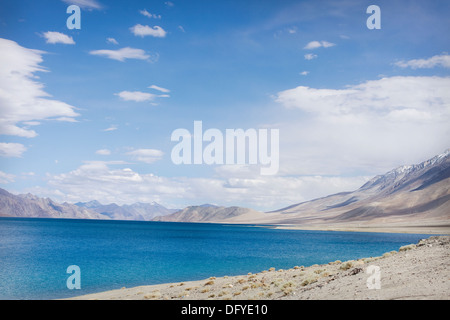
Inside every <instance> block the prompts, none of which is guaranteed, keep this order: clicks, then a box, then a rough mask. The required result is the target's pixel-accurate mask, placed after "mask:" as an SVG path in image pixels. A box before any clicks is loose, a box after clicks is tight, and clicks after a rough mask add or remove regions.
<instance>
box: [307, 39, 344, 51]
mask: <svg viewBox="0 0 450 320" xmlns="http://www.w3.org/2000/svg"><path fill="white" fill-rule="evenodd" d="M335 45H336V44H334V43H331V42H328V41H311V42H309V43H308V44H307V45H306V46H305V48H304V49H306V50H312V49H317V48H321V47H323V48H329V47H333V46H335Z"/></svg>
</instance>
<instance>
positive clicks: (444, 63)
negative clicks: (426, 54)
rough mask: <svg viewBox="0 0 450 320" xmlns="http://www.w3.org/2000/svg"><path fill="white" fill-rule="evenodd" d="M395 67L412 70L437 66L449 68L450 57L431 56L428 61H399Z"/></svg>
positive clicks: (446, 55)
mask: <svg viewBox="0 0 450 320" xmlns="http://www.w3.org/2000/svg"><path fill="white" fill-rule="evenodd" d="M395 65H396V66H398V67H401V68H412V69H424V68H434V67H438V66H441V67H444V68H450V55H448V54H442V55H436V56H433V57H431V58H429V59H413V60H408V61H399V62H396V63H395Z"/></svg>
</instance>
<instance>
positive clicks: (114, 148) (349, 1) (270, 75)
mask: <svg viewBox="0 0 450 320" xmlns="http://www.w3.org/2000/svg"><path fill="white" fill-rule="evenodd" d="M70 5H76V6H78V7H79V8H80V14H79V19H78V17H77V16H73V14H74V12H73V11H71V10H70V11H69V13H67V9H68V7H69V6H70ZM370 5H377V6H378V8H379V9H380V10H379V16H376V17H375V16H372V15H373V14H374V12H373V11H370V12H369V13H367V8H368V7H369V6H370ZM449 14H450V2H449V1H447V0H434V1H422V0H411V1H406V0H402V1H384V0H375V1H362V0H358V1H357V0H344V1H331V0H314V1H312V0H305V1H302V0H296V1H293V0H292V1H291V0H283V1H275V0H239V1H237V0H236V1H235V0H226V1H225V0H215V1H206V0H174V1H164V0H162V1H143V0H130V1H126V2H125V1H114V0H113V1H106V0H72V1H71V0H40V1H33V0H2V1H1V2H0V188H4V189H6V190H8V191H10V192H12V193H15V194H19V193H28V192H30V193H33V194H35V195H38V196H40V197H49V198H51V199H53V200H55V201H60V202H70V203H75V202H78V201H83V202H86V201H91V200H98V201H100V202H101V203H104V204H108V203H113V202H114V203H117V204H131V203H135V202H152V201H155V202H158V203H160V204H162V205H164V206H166V207H169V208H184V207H186V206H189V205H200V204H204V203H212V204H216V205H223V206H243V207H249V208H253V209H256V210H261V211H269V210H276V209H280V208H282V207H285V206H289V205H292V204H295V203H299V202H302V201H307V200H311V199H314V198H317V197H322V196H326V195H329V194H333V193H337V192H342V191H352V190H355V189H357V188H359V187H360V186H361V185H363V184H364V183H365V182H366V181H367V180H369V179H371V178H372V177H373V176H375V175H379V174H384V173H385V172H387V171H389V170H391V169H394V168H396V167H398V166H401V165H409V164H415V163H420V162H422V161H424V160H426V159H429V158H431V157H433V156H434V155H437V154H440V153H443V152H444V151H445V150H446V149H447V148H449V147H450V125H449V124H450V90H449V89H450V72H449V71H450V55H449V54H448V52H449V50H450V37H449V36H448V34H449V33H450V19H449ZM72 18H76V20H73V19H72ZM372 18H377V19H378V18H379V19H378V20H377V21H378V22H379V24H380V28H379V29H373V28H372V29H371V28H368V24H367V21H368V20H369V22H373V21H374V20H371V19H372ZM68 20H69V24H68ZM78 21H79V22H80V28H79V29H76V28H69V27H71V26H72V25H71V23H75V22H78ZM195 121H201V123H202V127H203V132H204V131H206V130H208V129H217V130H216V132H217V131H218V132H221V133H223V135H224V136H225V133H226V131H227V129H243V130H248V129H251V130H253V129H254V130H256V132H260V131H259V130H269V132H270V131H273V130H278V132H279V152H278V159H279V166H278V171H277V172H276V173H275V174H271V175H263V174H261V170H260V169H261V167H262V166H263V164H262V163H261V162H257V163H256V164H254V163H250V161H246V162H245V163H244V164H237V163H235V164H221V163H213V164H205V163H202V164H175V163H174V161H173V159H172V151H173V149H174V147H175V146H176V145H177V143H178V141H172V139H171V136H172V133H173V132H174V131H175V130H177V129H186V130H188V131H189V132H190V133H193V132H194V122H195ZM189 141H190V139H189ZM206 144H207V143H204V144H203V146H205V145H206ZM217 150H218V149H217ZM271 150H272V149H271ZM248 152H250V151H248Z"/></svg>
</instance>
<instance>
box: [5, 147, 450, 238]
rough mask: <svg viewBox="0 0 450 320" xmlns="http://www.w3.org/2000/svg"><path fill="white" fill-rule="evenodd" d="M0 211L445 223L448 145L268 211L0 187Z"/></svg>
mask: <svg viewBox="0 0 450 320" xmlns="http://www.w3.org/2000/svg"><path fill="white" fill-rule="evenodd" d="M0 216H14V217H46V218H78V219H114V220H144V221H149V220H152V221H172V222H209V223H250V224H273V225H288V226H293V225H294V226H298V227H299V228H300V227H303V228H319V229H327V228H334V229H339V228H344V229H345V228H346V229H348V228H352V227H355V228H361V227H383V226H384V227H390V228H393V227H411V228H412V227H417V226H422V227H423V226H428V227H436V226H438V227H443V228H447V229H446V230H448V229H449V227H450V149H448V150H447V151H445V152H444V153H442V154H440V155H437V156H435V157H433V158H431V159H429V160H427V161H424V162H422V163H420V164H416V165H407V166H401V167H398V168H396V169H394V170H391V171H389V172H387V173H385V174H383V175H378V176H376V177H374V178H372V179H371V180H369V181H368V182H367V183H365V184H364V185H362V186H361V187H360V188H359V189H357V190H354V191H350V192H341V193H337V194H333V195H329V196H326V197H323V198H319V199H314V200H311V201H306V202H302V203H298V204H293V205H291V206H289V207H286V208H282V209H279V210H275V211H271V212H259V211H255V210H253V209H248V208H241V207H221V206H215V205H210V204H204V205H200V206H189V207H187V208H184V209H182V210H174V209H167V208H165V207H163V206H161V205H159V204H157V203H155V202H153V203H135V204H132V205H122V206H119V205H117V204H114V203H112V204H108V205H102V204H101V203H99V202H98V201H90V202H79V203H76V204H69V203H66V202H65V203H62V204H59V203H56V202H54V201H52V200H51V199H49V198H39V197H36V196H34V195H31V194H26V195H13V194H11V193H9V192H7V191H6V190H3V189H0Z"/></svg>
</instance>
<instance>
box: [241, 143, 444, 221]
mask: <svg viewBox="0 0 450 320" xmlns="http://www.w3.org/2000/svg"><path fill="white" fill-rule="evenodd" d="M239 222H240V223H243V222H246V223H272V224H295V225H299V226H317V227H330V226H334V227H338V226H341V227H348V226H375V225H377V226H419V225H422V226H423V225H428V226H431V225H435V226H450V150H447V151H446V152H444V153H443V154H440V155H438V156H436V157H433V158H432V159H429V160H427V161H424V162H422V163H420V164H417V165H410V166H402V167H399V168H397V169H394V170H391V171H389V172H387V173H386V174H384V175H379V176H376V177H374V178H373V179H371V180H370V181H368V182H367V183H365V184H364V185H363V186H362V187H361V188H359V189H358V190H355V191H353V192H343V193H338V194H334V195H330V196H327V197H323V198H319V199H315V200H312V201H307V202H303V203H299V204H295V205H291V206H289V207H286V208H283V209H280V210H276V211H273V212H270V215H259V216H258V217H255V219H253V220H252V221H243V220H242V219H240V220H239Z"/></svg>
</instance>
